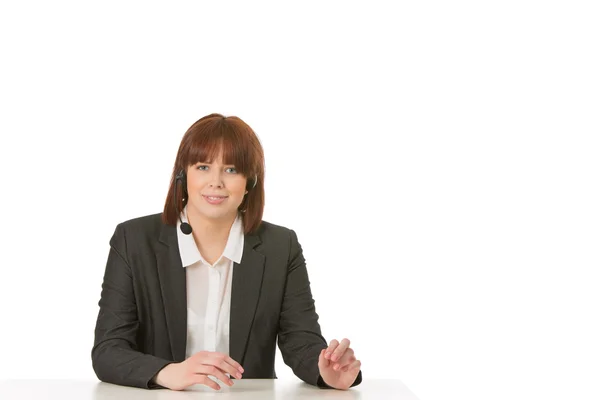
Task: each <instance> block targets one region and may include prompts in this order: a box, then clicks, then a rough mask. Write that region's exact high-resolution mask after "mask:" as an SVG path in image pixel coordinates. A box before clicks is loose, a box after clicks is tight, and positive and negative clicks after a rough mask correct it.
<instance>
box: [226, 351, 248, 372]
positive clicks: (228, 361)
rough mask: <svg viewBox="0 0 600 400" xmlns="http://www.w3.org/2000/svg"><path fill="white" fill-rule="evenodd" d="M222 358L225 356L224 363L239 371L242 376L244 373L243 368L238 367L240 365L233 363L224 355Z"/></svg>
mask: <svg viewBox="0 0 600 400" xmlns="http://www.w3.org/2000/svg"><path fill="white" fill-rule="evenodd" d="M224 356H225V361H226V362H227V364H229V365H231V366H232V367H233V368H235V369H237V370H238V371H240V373H242V374H243V373H244V368H243V367H242V366H241V365H240V363H238V362H237V361H235V360H234V359H233V358H231V357H229V356H228V355H226V354H224Z"/></svg>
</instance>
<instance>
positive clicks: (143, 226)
mask: <svg viewBox="0 0 600 400" xmlns="http://www.w3.org/2000/svg"><path fill="white" fill-rule="evenodd" d="M163 225H164V224H163V222H162V213H158V214H151V215H144V216H143V217H137V218H132V219H129V220H127V221H123V222H121V223H119V224H118V225H117V229H119V228H120V229H122V230H124V231H127V232H148V231H160V229H161V228H162V226H163Z"/></svg>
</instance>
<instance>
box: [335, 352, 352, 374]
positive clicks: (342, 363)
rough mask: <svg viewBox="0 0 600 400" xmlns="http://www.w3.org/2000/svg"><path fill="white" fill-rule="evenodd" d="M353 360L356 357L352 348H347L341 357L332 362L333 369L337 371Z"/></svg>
mask: <svg viewBox="0 0 600 400" xmlns="http://www.w3.org/2000/svg"><path fill="white" fill-rule="evenodd" d="M355 360H356V357H355V356H354V351H352V349H348V350H346V352H345V353H344V355H343V356H342V358H340V359H339V360H338V361H337V362H336V363H334V364H333V369H334V370H335V371H338V370H340V369H342V368H344V367H346V366H348V365H350V364H351V363H353V362H354V361H355Z"/></svg>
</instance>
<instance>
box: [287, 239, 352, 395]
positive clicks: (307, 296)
mask: <svg viewBox="0 0 600 400" xmlns="http://www.w3.org/2000/svg"><path fill="white" fill-rule="evenodd" d="M318 319H319V316H318V314H317V313H316V310H315V302H314V300H313V298H312V293H311V290H310V282H309V279H308V272H307V270H306V261H305V260H304V256H303V255H302V247H301V246H300V243H298V237H297V236H296V233H295V232H294V231H293V230H292V231H291V235H290V256H289V259H288V271H287V280H286V286H285V291H284V296H283V302H282V306H281V312H280V315H279V335H278V336H279V337H278V344H279V349H280V350H281V354H282V357H283V361H284V362H285V363H286V365H288V366H289V367H291V368H292V370H293V371H294V374H295V375H296V376H297V377H298V378H300V379H302V380H303V381H304V382H306V383H309V384H311V385H315V386H319V387H322V388H329V386H328V385H327V384H325V382H323V379H322V378H321V375H320V374H319V366H318V363H319V355H320V353H321V350H322V349H325V348H327V341H326V340H325V338H323V336H322V335H321V328H320V326H319V322H318ZM361 380H362V375H361V374H359V375H358V377H357V379H356V381H355V382H354V384H353V385H352V386H355V385H358V384H359V383H360V381H361Z"/></svg>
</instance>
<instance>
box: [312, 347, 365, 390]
mask: <svg viewBox="0 0 600 400" xmlns="http://www.w3.org/2000/svg"><path fill="white" fill-rule="evenodd" d="M359 372H360V361H359V360H357V359H356V357H355V356H354V350H352V349H351V348H350V340H348V339H342V341H341V342H338V341H337V340H335V339H334V340H332V341H331V343H329V347H328V348H326V349H323V350H321V354H320V355H319V373H320V374H321V378H323V381H325V383H326V384H328V385H329V386H331V387H333V388H336V389H342V390H345V389H348V388H349V387H350V386H352V384H353V383H354V381H355V380H356V377H357V376H358V373H359Z"/></svg>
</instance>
